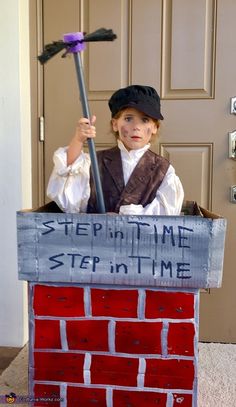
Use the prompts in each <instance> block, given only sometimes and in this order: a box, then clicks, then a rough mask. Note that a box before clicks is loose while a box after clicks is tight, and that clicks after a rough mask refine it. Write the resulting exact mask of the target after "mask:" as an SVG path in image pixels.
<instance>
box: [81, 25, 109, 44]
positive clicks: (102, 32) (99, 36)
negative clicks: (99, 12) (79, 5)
mask: <svg viewBox="0 0 236 407" xmlns="http://www.w3.org/2000/svg"><path fill="white" fill-rule="evenodd" d="M116 38H117V36H116V34H114V33H113V31H112V30H107V29H106V28H99V29H98V30H96V31H94V32H93V33H91V34H87V35H85V37H84V41H85V42H90V41H91V42H95V41H114V40H115V39H116Z"/></svg>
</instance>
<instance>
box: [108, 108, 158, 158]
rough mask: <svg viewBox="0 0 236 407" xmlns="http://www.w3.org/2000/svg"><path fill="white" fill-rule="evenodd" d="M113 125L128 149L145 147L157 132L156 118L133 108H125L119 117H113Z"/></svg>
mask: <svg viewBox="0 0 236 407" xmlns="http://www.w3.org/2000/svg"><path fill="white" fill-rule="evenodd" d="M112 127H113V130H114V131H115V132H117V131H118V133H119V137H118V138H119V140H121V141H122V142H123V144H124V146H125V147H126V149H127V150H128V151H129V150H137V149H139V148H142V147H144V146H145V145H146V144H147V143H149V141H150V139H151V137H152V134H156V132H157V126H156V123H155V122H154V120H153V119H152V118H151V117H149V116H147V115H145V114H144V113H142V112H140V111H139V110H136V109H133V108H127V109H125V110H123V111H122V112H121V115H120V117H119V118H118V119H112Z"/></svg>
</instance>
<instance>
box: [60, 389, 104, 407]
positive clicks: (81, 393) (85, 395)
mask: <svg viewBox="0 0 236 407" xmlns="http://www.w3.org/2000/svg"><path fill="white" fill-rule="evenodd" d="M75 406H78V407H79V406H81V407H107V403H106V390H105V389H93V388H91V387H72V386H71V387H70V386H68V389H67V407H75Z"/></svg>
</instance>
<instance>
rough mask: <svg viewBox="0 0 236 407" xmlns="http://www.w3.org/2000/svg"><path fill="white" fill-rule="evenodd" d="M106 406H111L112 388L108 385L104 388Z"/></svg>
mask: <svg viewBox="0 0 236 407" xmlns="http://www.w3.org/2000/svg"><path fill="white" fill-rule="evenodd" d="M106 402H107V407H113V390H112V389H111V388H110V387H107V389H106Z"/></svg>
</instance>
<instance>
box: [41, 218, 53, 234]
mask: <svg viewBox="0 0 236 407" xmlns="http://www.w3.org/2000/svg"><path fill="white" fill-rule="evenodd" d="M49 223H54V220H49V221H48V222H43V226H45V227H46V228H48V229H49V230H47V231H46V232H43V233H42V235H47V234H48V233H51V232H54V231H55V228H54V227H52V226H49V225H48V224H49Z"/></svg>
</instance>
